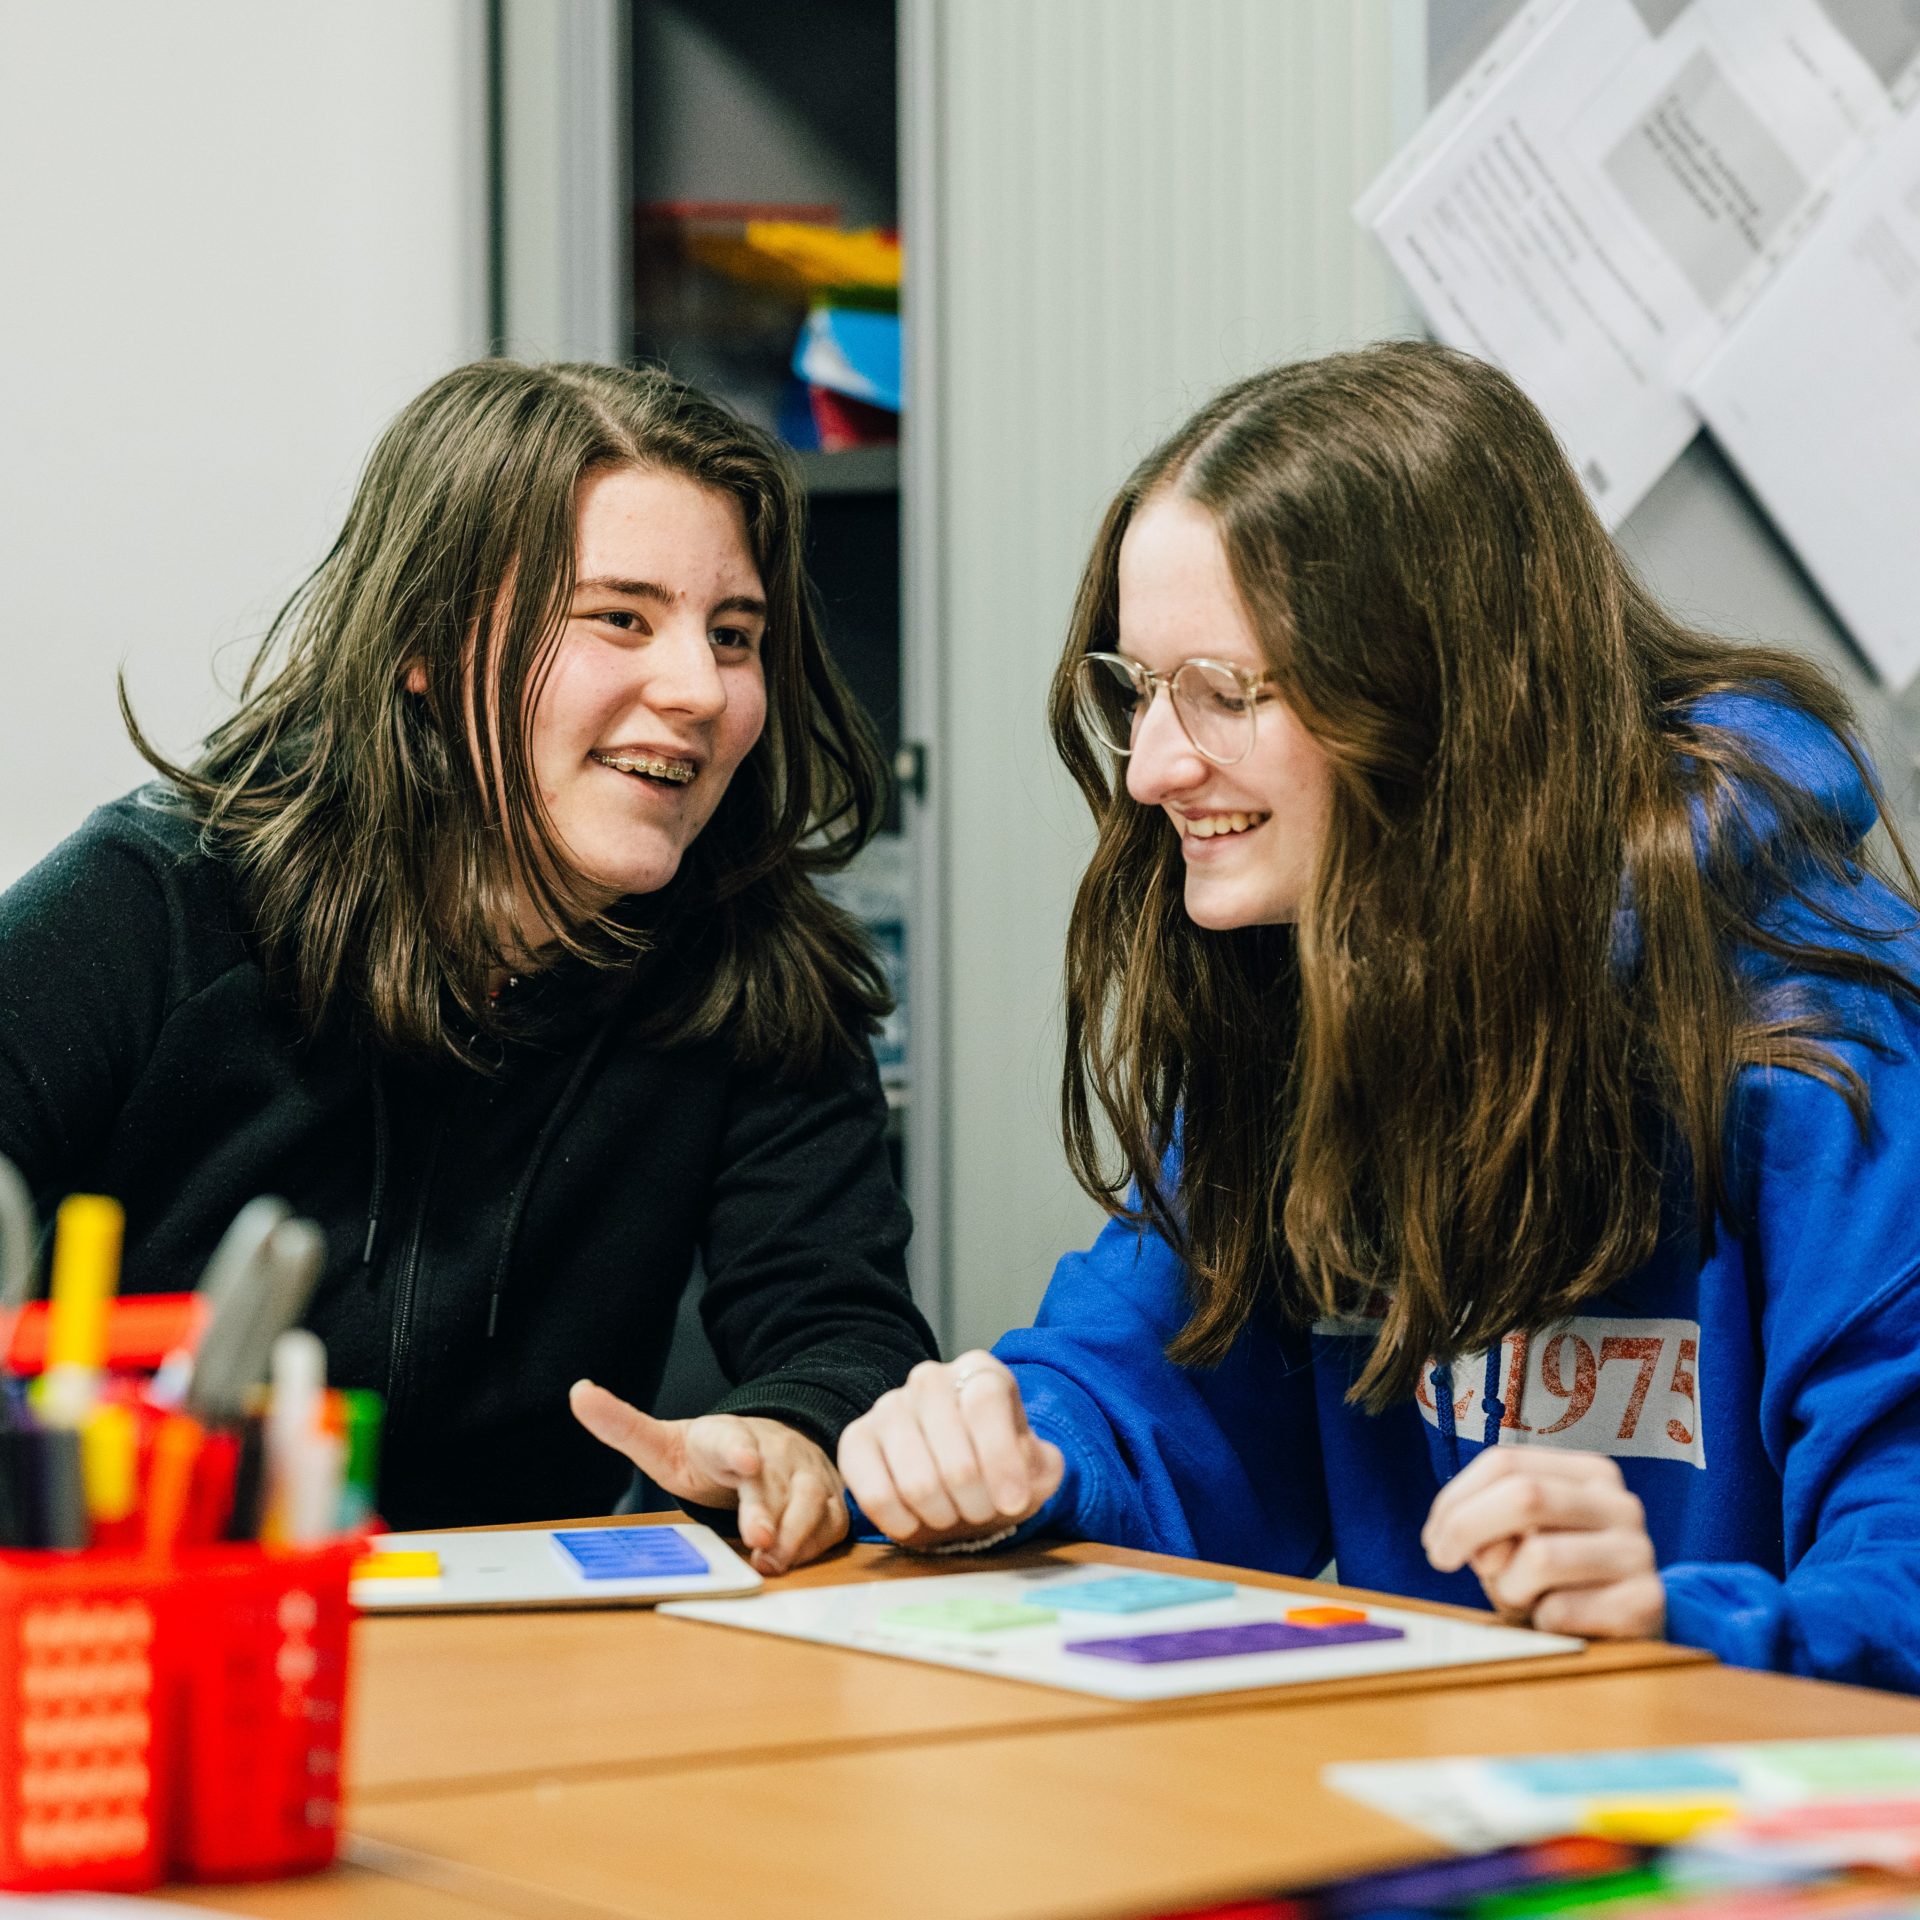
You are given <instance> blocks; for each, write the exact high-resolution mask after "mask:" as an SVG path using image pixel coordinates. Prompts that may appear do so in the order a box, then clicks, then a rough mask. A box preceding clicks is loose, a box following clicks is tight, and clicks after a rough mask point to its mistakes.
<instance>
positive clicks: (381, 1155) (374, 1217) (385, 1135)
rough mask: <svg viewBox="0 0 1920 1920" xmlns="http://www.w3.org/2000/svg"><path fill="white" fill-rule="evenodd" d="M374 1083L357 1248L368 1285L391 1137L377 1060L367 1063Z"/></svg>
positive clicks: (383, 1087) (385, 1090)
mask: <svg viewBox="0 0 1920 1920" xmlns="http://www.w3.org/2000/svg"><path fill="white" fill-rule="evenodd" d="M369 1068H370V1072H371V1075H372V1080H373V1192H372V1194H371V1196H370V1197H369V1199H368V1201H367V1237H366V1239H365V1240H364V1241H363V1242H362V1243H361V1247H360V1270H361V1272H362V1273H363V1274H365V1275H366V1277H367V1279H368V1281H369V1282H371V1280H372V1279H373V1253H374V1248H375V1246H376V1244H377V1243H378V1241H379V1238H380V1209H381V1206H382V1204H383V1203H384V1202H385V1200H386V1197H387V1162H388V1161H389V1160H390V1159H391V1158H392V1134H391V1128H390V1123H389V1121H388V1118H387V1088H386V1082H385V1081H384V1080H382V1079H381V1077H380V1061H379V1058H378V1056H375V1057H374V1058H373V1059H372V1060H371V1061H370V1062H369Z"/></svg>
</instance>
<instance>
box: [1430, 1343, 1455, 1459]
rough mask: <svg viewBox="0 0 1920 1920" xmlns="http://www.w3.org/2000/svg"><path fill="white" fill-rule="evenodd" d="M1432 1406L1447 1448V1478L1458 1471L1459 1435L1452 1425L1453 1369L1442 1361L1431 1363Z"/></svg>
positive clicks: (1441, 1436)
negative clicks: (1436, 1414) (1436, 1413)
mask: <svg viewBox="0 0 1920 1920" xmlns="http://www.w3.org/2000/svg"><path fill="white" fill-rule="evenodd" d="M1433 1404H1434V1408H1435V1410H1436V1411H1437V1412H1438V1413H1439V1415H1440V1438H1441V1439H1442V1440H1443V1441H1444V1442H1445V1443H1446V1448H1447V1478H1448V1479H1449V1480H1451V1479H1452V1478H1453V1476H1454V1475H1455V1474H1456V1473H1458V1472H1459V1471H1460V1435H1459V1433H1458V1432H1457V1431H1456V1430H1455V1428H1454V1424H1453V1368H1452V1367H1451V1366H1449V1365H1448V1364H1447V1362H1446V1361H1444V1360H1436V1361H1435V1362H1434V1363H1433Z"/></svg>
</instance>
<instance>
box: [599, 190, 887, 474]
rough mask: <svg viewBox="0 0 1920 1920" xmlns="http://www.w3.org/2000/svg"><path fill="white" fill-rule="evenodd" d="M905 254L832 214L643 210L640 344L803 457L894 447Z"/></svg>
mask: <svg viewBox="0 0 1920 1920" xmlns="http://www.w3.org/2000/svg"><path fill="white" fill-rule="evenodd" d="M900 257H901V256H900V242H899V237H898V235H896V234H894V233H892V232H891V231H888V230H886V229H882V228H876V227H867V228H859V229H852V230H849V229H844V228H841V227H840V226H838V225H837V224H836V214H835V210H834V209H833V208H831V207H820V206H805V207H780V206H754V205H741V204H733V203H717V202H691V201H676V202H671V203H663V204H660V205H654V206H646V207H642V208H640V209H639V210H638V212H637V214H636V220H635V258H636V263H637V274H638V287H637V297H636V318H637V322H638V326H637V331H638V336H639V345H640V346H641V348H642V350H643V351H644V352H647V353H649V354H657V355H658V356H659V357H661V358H663V359H664V360H665V361H666V362H667V364H668V365H669V366H670V367H671V368H672V369H673V370H674V371H675V372H676V373H678V374H680V375H681V376H682V377H684V378H686V379H690V380H692V381H694V382H695V383H696V384H698V385H702V386H706V387H709V388H711V389H712V390H713V391H714V392H716V393H719V394H721V395H722V396H723V397H725V398H727V399H728V400H730V401H732V402H733V403H734V404H735V405H736V406H737V407H739V409H740V410H741V411H742V412H743V413H745V414H746V415H747V416H748V417H749V418H753V419H757V420H759V421H760V423H761V424H763V425H767V426H773V427H776V428H777V430H778V431H779V433H780V434H781V436H782V437H783V438H784V439H786V440H787V441H788V443H789V444H790V445H792V446H795V447H797V448H800V449H801V450H802V451H813V450H816V449H818V450H821V451H825V452H838V451H842V450H844V449H846V448H850V447H861V446H876V445H886V444H890V443H892V442H893V441H895V440H897V439H898V438H899V437H900V409H901V393H900ZM796 327H797V328H798V339H797V341H796V339H795V329H796Z"/></svg>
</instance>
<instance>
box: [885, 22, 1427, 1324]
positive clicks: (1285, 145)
mask: <svg viewBox="0 0 1920 1920" xmlns="http://www.w3.org/2000/svg"><path fill="white" fill-rule="evenodd" d="M908 23H909V28H910V31H909V34H908V39H907V46H908V54H907V59H908V64H909V69H910V71H909V90H908V105H907V113H906V117H905V119H904V121H903V129H904V139H905V143H906V153H907V157H908V161H909V167H908V172H909V181H908V205H907V216H906V217H907V222H908V232H907V247H908V260H909V282H908V296H909V302H910V304H909V309H908V348H909V354H910V367H909V380H910V383H911V385H910V401H909V408H908V414H907V431H908V449H907V459H908V462H909V469H908V475H907V481H908V509H907V510H908V515H909V523H910V530H909V537H908V555H907V558H908V562H909V595H910V600H911V609H910V623H911V624H910V631H909V634H908V643H907V656H906V665H907V669H908V678H909V685H908V688H907V701H908V706H909V724H910V726H911V728H912V729H913V731H915V732H916V733H917V734H919V736H920V737H922V738H925V739H928V740H930V741H931V742H932V743H933V766H932V779H933V785H934V794H935V801H934V805H933V809H932V815H933V817H932V819H931V820H930V821H929V822H928V823H927V824H928V827H929V829H930V832H931V836H932V837H933V838H934V839H935V841H936V843H937V847H938V853H937V857H936V858H935V859H934V860H933V861H932V862H931V863H928V864H927V865H926V866H925V867H924V868H923V870H924V871H928V872H931V873H933V874H935V875H937V876H938V881H939V885H940V888H941V897H940V899H939V900H938V901H937V902H935V903H934V908H935V912H934V914H933V916H932V919H933V920H934V921H936V922H943V923H944V928H945V934H946V938H945V940H944V942H943V941H941V940H939V938H938V937H937V935H936V937H935V938H934V939H933V941H932V942H931V945H932V946H933V948H934V950H935V951H937V952H938V953H939V955H940V959H941V964H942V967H943V969H944V974H945V978H944V981H943V982H942V983H941V984H942V988H943V991H942V992H941V993H940V995H939V998H940V1000H941V1001H942V1002H943V1003H944V1004H943V1006H942V1007H941V1009H940V1014H939V1018H938V1021H937V1032H935V1033H929V1032H928V1026H929V1024H930V1023H929V1022H928V1021H926V1020H924V1019H923V1018H922V1009H921V1006H920V1003H919V1001H918V1000H916V1004H915V1015H914V1018H915V1023H916V1024H915V1043H916V1046H917V1047H922V1048H924V1045H925V1042H926V1041H928V1040H931V1041H933V1042H934V1043H935V1044H936V1046H937V1047H938V1052H939V1058H938V1061H937V1064H936V1067H935V1069H934V1075H935V1077H934V1083H933V1085H932V1087H931V1088H929V1084H928V1081H927V1080H926V1078H924V1077H923V1078H921V1079H920V1080H918V1081H917V1083H916V1101H917V1100H919V1099H920V1098H921V1097H922V1094H923V1092H927V1091H931V1092H932V1093H933V1097H935V1098H937V1099H938V1100H939V1101H940V1109H941V1113H942V1116H943V1118H944V1120H945V1123H946V1142H947V1154H946V1159H945V1165H944V1168H943V1169H942V1170H941V1171H942V1173H943V1176H944V1178H943V1182H942V1184H941V1190H939V1191H938V1192H937V1193H935V1194H934V1195H933V1196H932V1197H931V1199H930V1196H929V1192H928V1188H927V1186H926V1185H923V1184H922V1183H920V1182H919V1181H916V1183H915V1186H914V1191H913V1196H912V1197H913V1200H914V1204H915V1210H916V1215H917V1216H918V1220H919V1232H920V1234H921V1236H922V1237H923V1240H924V1239H926V1238H929V1237H934V1236H937V1240H938V1243H939V1244H940V1246H941V1250H942V1256H943V1257H942V1261H941V1264H942V1267H943V1269H944V1274H945V1280H946V1293H947V1302H946V1304H947V1306H948V1328H947V1332H948V1335H949V1338H950V1339H951V1340H953V1341H954V1342H956V1343H968V1342H973V1341H979V1340H987V1339H991V1338H993V1337H994V1336H995V1335H997V1334H998V1333H1000V1332H1001V1331H1002V1330H1003V1329H1004V1328H1006V1327H1008V1326H1012V1325H1017V1324H1022V1323H1024V1322H1025V1321H1026V1320H1027V1319H1029V1318H1030V1317H1031V1314H1032V1310H1033V1307H1034V1304H1035V1303H1036V1301H1037V1300H1038V1298H1039V1295H1040V1291H1041V1289H1042V1287H1043V1286H1044V1285H1045V1282H1046V1279H1047V1275H1048V1272H1049V1271H1050V1269H1051V1266H1052V1263H1053V1260H1054V1258H1055V1257H1056V1256H1057V1255H1058V1254H1059V1253H1060V1252H1061V1251H1063V1250H1064V1249H1065V1248H1066V1247H1068V1246H1070V1245H1073V1244H1076V1243H1078V1242H1080V1241H1083V1240H1084V1238H1085V1237H1086V1235H1087V1233H1088V1231H1089V1230H1090V1228H1091V1227H1092V1226H1093V1225H1094V1224H1095V1223H1096V1222H1097V1219H1098V1215H1097V1214H1096V1212H1095V1210H1094V1208H1093V1206H1092V1204H1091V1203H1090V1202H1089V1201H1087V1200H1086V1199H1085V1197H1084V1196H1082V1195H1081V1194H1080V1192H1079V1190H1078V1189H1077V1188H1076V1187H1075V1186H1074V1185H1073V1183H1072V1180H1071V1178H1070V1177H1069V1175H1068V1173H1067V1170H1066V1164H1065V1158H1064V1154H1063V1152H1062V1148H1061V1144H1060V1137H1059V1126H1058V1091H1057V1090H1058V1084H1059V1074H1060V1021H1059V1008H1060V994H1061V955H1062V952H1063V948H1064V930H1065V924H1066V917H1067V910H1068V907H1069V905H1070V902H1071V898H1072V892H1073V887H1074V884H1075V882H1076V880H1077V878H1078V876H1079V872H1080V869H1081V867H1082V866H1083V864H1084V862H1085V858H1086V853H1087V850H1088V847H1089V844H1090V831H1089V827H1088V823H1087V820H1086V816H1085V810H1084V808H1083V807H1082V805H1081V803H1080V801H1079V799H1078V797H1077V796H1076V795H1074V794H1073V793H1072V791H1071V789H1070V787H1069V786H1068V784H1067V782H1066V779H1065V776H1064V774H1063V773H1061V772H1060V770H1059V769H1058V767H1057V765H1056V763H1055V760H1054V756H1053V751H1052V748H1051V746H1050V744H1049V742H1048V741H1047V738H1046V733H1045V725H1044V709H1045V696H1046V687H1047V682H1048V679H1049V677H1050V675H1051V672H1052V669H1053V664H1054V661H1055V659H1056V658H1057V656H1058V653H1059V649H1060V645H1061V642H1062V640H1063V639H1064V637H1065V631H1066V622H1067V614H1068V609H1069V605H1070V602H1071V599H1072V594H1073V587H1074V583H1075V580H1076V579H1077V577H1078V573H1079V569H1080V565H1081V562H1082V560H1083V559H1084V557H1085V554H1086V550H1087V546H1088V542H1089V540H1090V538H1091V536H1092V533H1093V531H1094V527H1095V525H1096V523H1097V520H1098V517H1099V515H1100V512H1101V511H1102V509H1103V508H1104V506H1105V504H1106V501H1107V500H1108V499H1109V498H1110V497H1111V495H1112V493H1113V491H1114V489H1115V488H1116V487H1117V486H1118V485H1119V483H1120V482H1121V480H1122V479H1123V478H1124V477H1125V475H1126V473H1127V470H1128V468H1129V467H1130V466H1131V465H1132V464H1133V463H1134V461H1135V460H1137V459H1138V458H1139V457H1140V455H1142V454H1143V453H1145V452H1146V450H1147V449H1148V448H1149V447H1150V446H1151V445H1152V444H1153V443H1154V442H1155V441H1156V440H1158V439H1159V438H1160V437H1161V436H1162V435H1163V434H1164V433H1165V432H1167V431H1168V430H1169V429H1171V428H1172V427H1173V426H1174V425H1175V424H1177V423H1178V421H1179V420H1181V419H1182V418H1184V417H1185V415H1186V414H1187V413H1189V412H1190V411H1191V410H1192V409H1193V408H1194V407H1195V406H1196V405H1198V404H1199V402H1200V401H1201V400H1202V399H1204V398H1205V397H1206V396H1207V395H1208V394H1210V393H1211V392H1213V391H1214V389H1216V388H1217V387H1219V386H1221V385H1223V384H1225V383H1226V382H1227V381H1229V380H1231V379H1234V378H1236V377H1238V376H1239V375H1241V374H1243V373H1246V372H1250V371H1252V370H1253V369H1254V368H1257V367H1260V366H1263V365H1266V364H1269V363H1271V362H1274V361H1277V360H1283V359H1288V358H1293V357H1297V356H1299V355H1303V354H1311V353H1319V352H1325V351H1328V350H1329V349H1332V348H1334V347H1337V346H1342V345H1350V344H1353V343H1355V342H1357V341H1360V340H1364V339H1367V338H1370V337H1374V336H1377V335H1379V334H1382V333H1387V332H1394V331H1404V330H1407V329H1409V328H1410V327H1411V325H1412V316H1411V311H1410V309H1409V308H1408V306H1407V305H1406V303H1405V300H1404V296H1403V295H1402V294H1401V292H1400V291H1399V289H1398V287H1397V285H1396V283H1395V282H1394V280H1393V277H1392V274H1391V271H1390V269H1388V268H1387V267H1386V265H1385V264H1384V262H1383V261H1382V260H1381V258H1380V257H1379V255H1378V254H1377V252H1376V250H1375V249H1374V247H1373V245H1372V243H1371V241H1370V240H1369V239H1368V238H1367V236H1365V235H1364V234H1362V233H1361V232H1360V231H1359V229H1358V228H1357V227H1356V226H1355V225H1354V223H1353V221H1352V219H1351V218H1350V216H1349V212H1348V209H1349V207H1350V205H1351V203H1352V201H1353V199H1354V197H1355V196H1356V195H1357V194H1358V192H1359V191H1360V189H1361V188H1362V187H1364V186H1365V185H1366V183H1367V182H1368V181H1369V180H1370V179H1371V178H1372V176H1373V174H1374V172H1375V171H1376V170H1377V169H1378V167H1379V166H1380V165H1381V163H1382V162H1383V161H1384V160H1385V158H1386V156H1387V154H1388V153H1389V151H1390V150H1391V148H1392V146H1393V144H1394V141H1395V139H1396V137H1397V136H1398V135H1400V134H1403V133H1404V132H1406V131H1408V130H1409V129H1410V127H1411V125H1412V124H1413V123H1414V121H1415V119H1416V118H1417V113H1418V107H1419V98H1420V92H1421V82H1422V79H1423V76H1424V48H1423V42H1422V36H1421V32H1420V28H1421V18H1420V8H1419V6H1418V4H1417V3H1416V4H1413V5H1407V4H1403V3H1401V0H1287V4H1285V5H1279V4H1275V3H1274V0H1047V4H1046V5H1044V6H1038V5H1034V4H1031V0H923V4H921V5H918V6H916V7H914V8H912V9H910V11H909V15H908ZM929 436H931V438H930V439H929ZM923 924H926V923H925V922H923ZM920 986H921V981H920V977H919V976H918V975H916V981H915V991H916V994H918V993H919V991H920ZM930 1228H931V1234H930V1231H929V1230H930Z"/></svg>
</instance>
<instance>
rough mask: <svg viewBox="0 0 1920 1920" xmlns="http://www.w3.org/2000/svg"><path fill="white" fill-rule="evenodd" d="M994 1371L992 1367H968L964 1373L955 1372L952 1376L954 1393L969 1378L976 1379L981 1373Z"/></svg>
mask: <svg viewBox="0 0 1920 1920" xmlns="http://www.w3.org/2000/svg"><path fill="white" fill-rule="evenodd" d="M994 1371H996V1369H994V1368H992V1367H969V1368H968V1369H967V1370H966V1372H965V1373H956V1374H955V1375H954V1376H953V1382H952V1385H953V1390H954V1392H955V1393H958V1392H959V1391H960V1390H961V1389H962V1388H963V1387H964V1386H965V1385H966V1384H967V1382H968V1381H969V1380H978V1379H980V1378H981V1377H982V1376H983V1375H986V1374H989V1373H992V1372H994Z"/></svg>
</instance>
